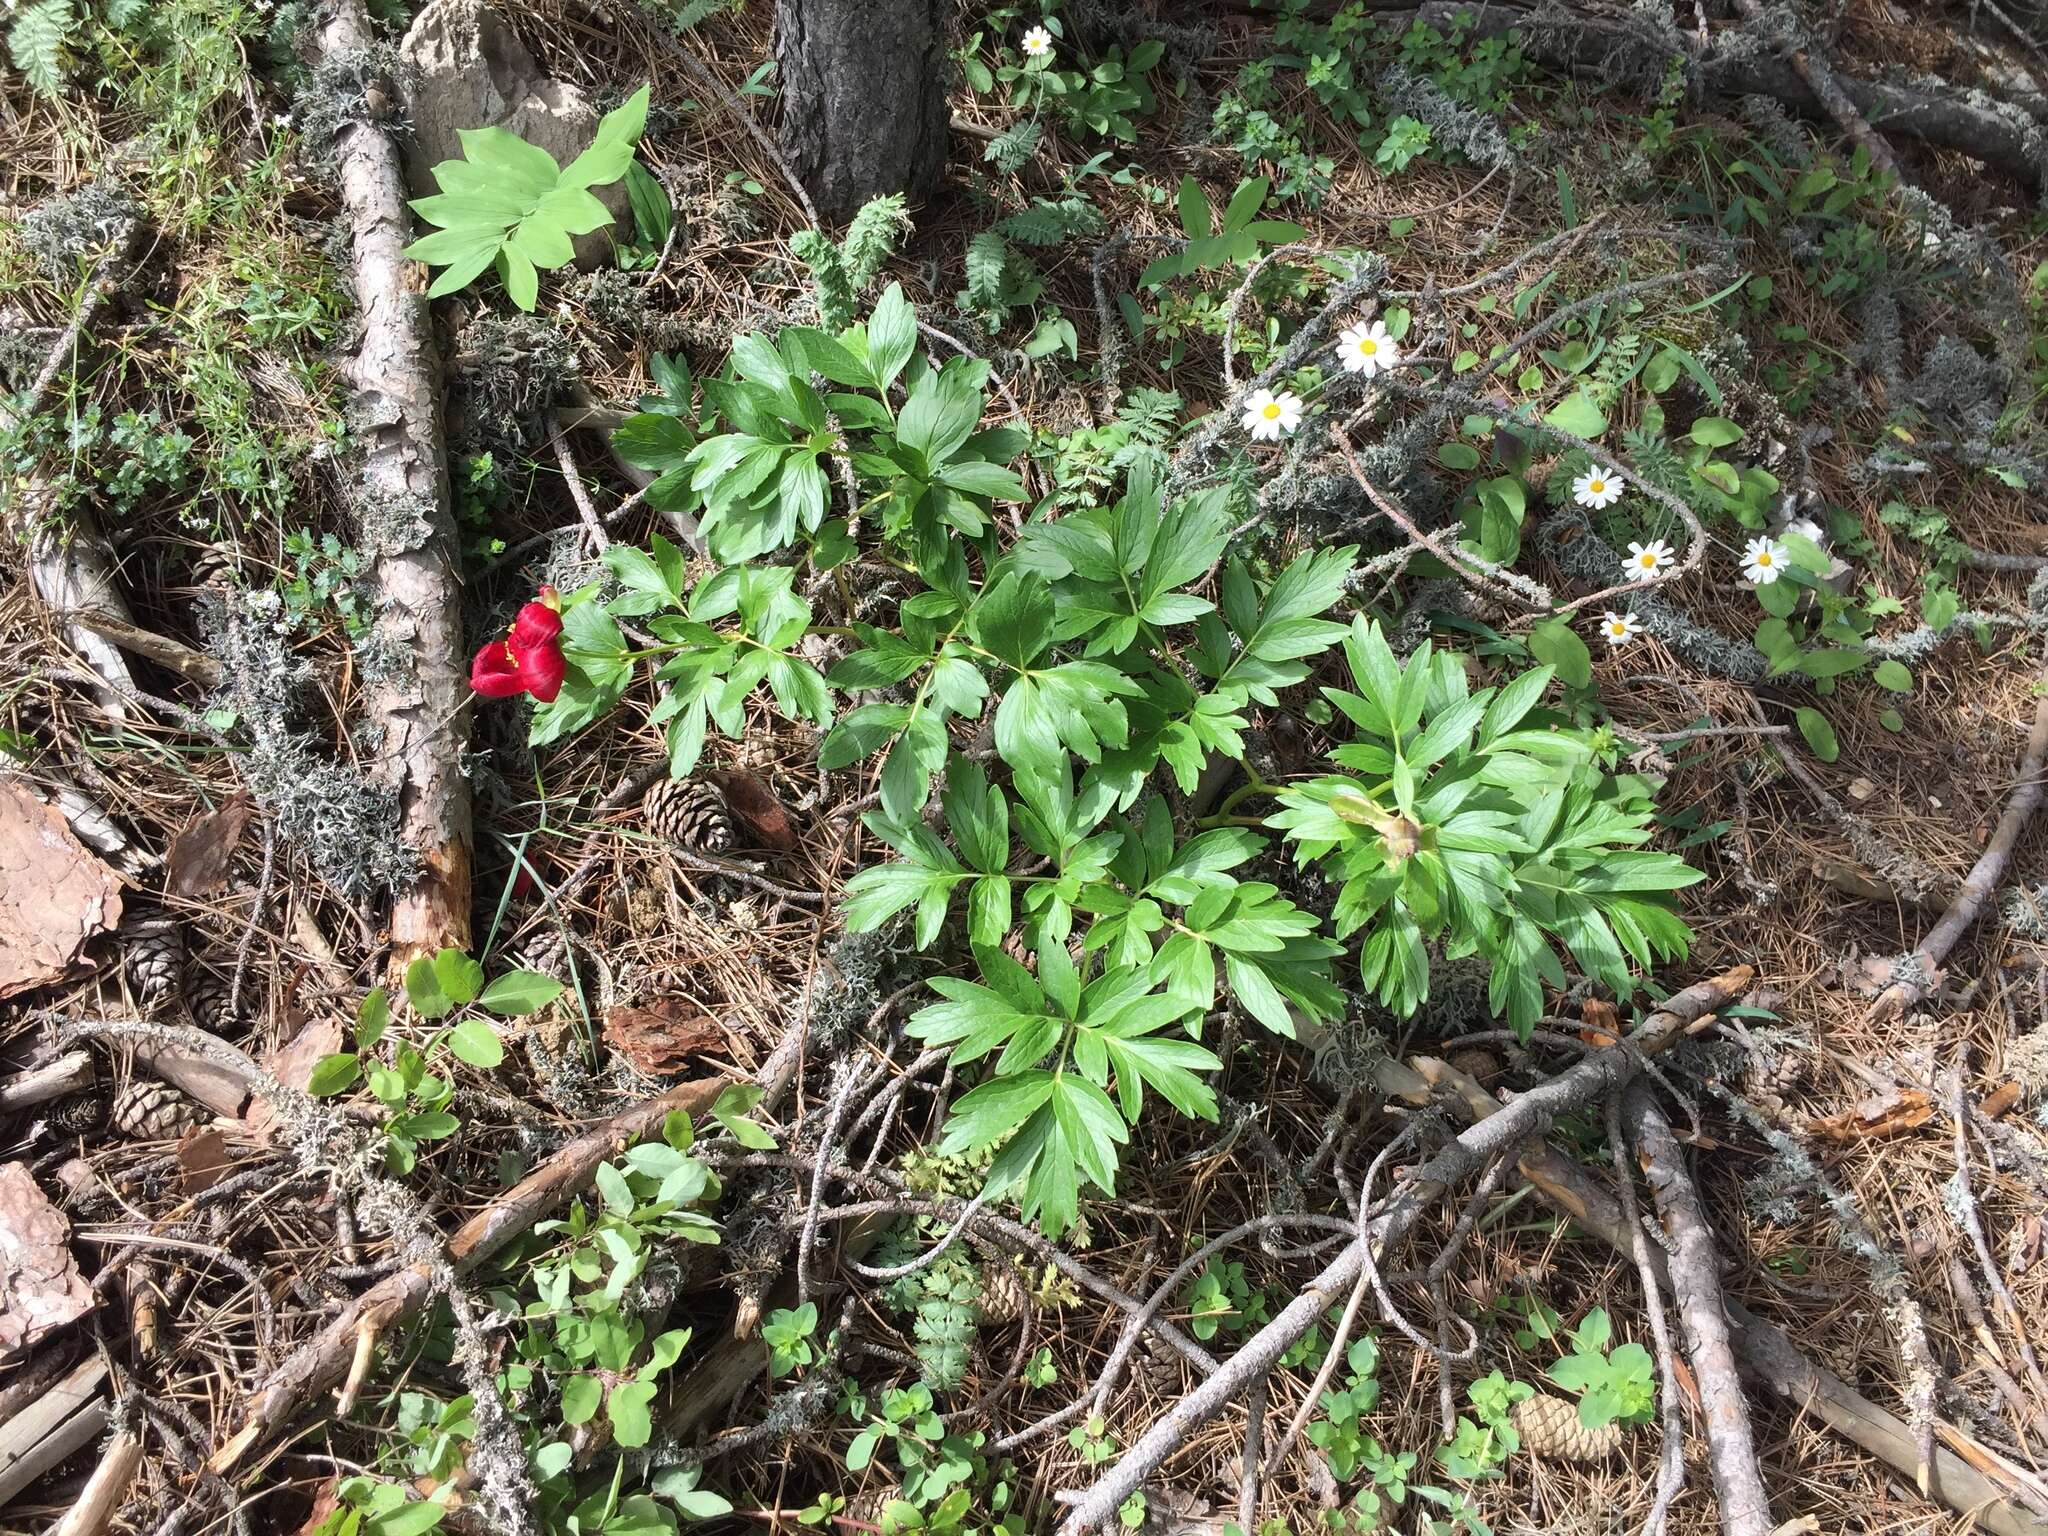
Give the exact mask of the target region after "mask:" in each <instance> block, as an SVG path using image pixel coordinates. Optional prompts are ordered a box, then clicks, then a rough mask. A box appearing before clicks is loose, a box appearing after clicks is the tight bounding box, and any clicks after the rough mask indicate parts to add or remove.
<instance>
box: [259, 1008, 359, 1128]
mask: <svg viewBox="0 0 2048 1536" xmlns="http://www.w3.org/2000/svg"><path fill="white" fill-rule="evenodd" d="M340 1049H341V1021H340V1020H339V1019H336V1018H332V1017H325V1016H323V1017H321V1018H316V1019H309V1020H308V1021H307V1022H306V1024H305V1026H304V1027H303V1028H302V1029H300V1031H299V1032H298V1033H297V1034H296V1035H293V1036H292V1038H291V1043H290V1044H289V1045H284V1046H280V1047H279V1048H278V1049H276V1050H274V1051H265V1052H264V1053H263V1066H264V1069H265V1070H266V1071H268V1072H269V1073H270V1075H271V1076H272V1077H275V1078H276V1079H277V1080H278V1081H279V1082H280V1083H283V1084H284V1085H285V1086H286V1087H287V1088H304V1087H305V1086H306V1084H307V1083H309V1082H311V1081H312V1080H313V1068H315V1067H316V1066H318V1065H319V1064H320V1058H321V1057H323V1056H332V1055H333V1054H334V1053H335V1052H336V1051H338V1050H340ZM276 1118H277V1117H276V1116H275V1115H273V1114H272V1113H271V1112H270V1106H269V1105H268V1104H266V1103H264V1102H263V1098H262V1095H260V1094H259V1095H257V1096H255V1097H254V1098H252V1099H250V1101H249V1110H248V1113H247V1114H245V1115H243V1116H242V1123H243V1124H245V1125H247V1126H248V1127H249V1133H250V1134H251V1135H252V1136H259V1137H262V1138H263V1139H264V1140H266V1141H267V1140H268V1139H269V1137H270V1126H271V1122H272V1121H273V1120H275V1119H276Z"/></svg>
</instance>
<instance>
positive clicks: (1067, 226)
mask: <svg viewBox="0 0 2048 1536" xmlns="http://www.w3.org/2000/svg"><path fill="white" fill-rule="evenodd" d="M1101 229H1102V215H1101V214H1099V213H1097V212H1096V211H1095V205H1094V204H1093V203H1092V202H1090V201H1089V200H1088V199H1087V198H1085V197H1080V196H1075V197H1064V198H1061V199H1060V200H1059V201H1058V202H1054V201H1052V200H1051V199H1049V198H1043V197H1038V198H1033V199H1032V200H1031V206H1030V207H1029V208H1026V209H1024V210H1023V211H1022V212H1020V213H1013V214H1011V215H1010V216H1009V217H1008V218H1007V219H1004V220H1003V221H1002V223H1000V224H998V225H997V226H996V233H997V234H999V235H1001V236H1002V237H1003V238H1004V239H1006V240H1017V241H1021V242H1022V243H1023V244H1025V245H1037V246H1050V245H1058V244H1059V243H1060V242H1061V241H1063V240H1065V239H1067V238H1068V237H1069V236H1071V235H1093V234H1097V233H1099V232H1100V231H1101Z"/></svg>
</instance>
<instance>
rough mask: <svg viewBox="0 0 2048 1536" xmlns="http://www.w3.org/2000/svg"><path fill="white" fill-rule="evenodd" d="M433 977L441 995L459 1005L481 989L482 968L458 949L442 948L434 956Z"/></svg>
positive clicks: (471, 1000) (482, 979)
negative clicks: (438, 985)
mask: <svg viewBox="0 0 2048 1536" xmlns="http://www.w3.org/2000/svg"><path fill="white" fill-rule="evenodd" d="M434 979H435V981H436V982H438V983H439V984H440V988H441V992H442V995H443V996H445V997H446V998H447V999H448V1000H449V1001H450V1002H451V1003H454V1004H455V1005H456V1006H458V1007H460V1006H461V1005H462V1004H464V1003H473V1002H475V1001H476V995H477V993H479V992H481V991H482V990H483V986H484V968H483V967H482V966H481V965H479V964H477V962H476V961H474V960H472V959H470V957H469V956H468V955H465V954H464V953H463V952H462V951H461V950H459V949H444V950H442V951H441V952H440V953H439V954H438V955H436V956H434Z"/></svg>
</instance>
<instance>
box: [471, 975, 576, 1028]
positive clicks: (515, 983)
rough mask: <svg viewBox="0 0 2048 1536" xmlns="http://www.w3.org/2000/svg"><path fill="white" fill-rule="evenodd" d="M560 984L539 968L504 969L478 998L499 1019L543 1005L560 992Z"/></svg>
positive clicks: (522, 1013)
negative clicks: (542, 972)
mask: <svg viewBox="0 0 2048 1536" xmlns="http://www.w3.org/2000/svg"><path fill="white" fill-rule="evenodd" d="M562 990H563V988H562V984H561V983H560V982H559V981H557V980H555V978H554V977H552V976H544V975H542V974H541V973H540V972H539V971H507V972H505V974H504V975H502V976H500V977H498V978H497V979H496V980H494V981H493V982H492V983H491V984H490V985H489V986H488V987H485V988H484V990H483V992H482V994H481V995H480V996H479V997H478V998H477V1001H478V1002H479V1003H481V1004H483V1006H484V1007H486V1008H488V1009H490V1010H491V1012H493V1013H495V1014H497V1015H498V1017H499V1018H502V1019H510V1018H519V1017H522V1016H524V1015H526V1014H529V1013H533V1012H535V1011H537V1010H539V1009H542V1008H545V1007H546V1006H547V1005H548V1004H549V1003H552V1002H553V1001H554V1000H555V999H556V998H558V997H560V996H561V995H562Z"/></svg>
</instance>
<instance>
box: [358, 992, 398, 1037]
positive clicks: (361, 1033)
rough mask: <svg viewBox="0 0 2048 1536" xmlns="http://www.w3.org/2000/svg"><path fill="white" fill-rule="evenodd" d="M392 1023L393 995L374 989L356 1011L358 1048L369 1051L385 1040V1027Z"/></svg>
mask: <svg viewBox="0 0 2048 1536" xmlns="http://www.w3.org/2000/svg"><path fill="white" fill-rule="evenodd" d="M390 1022H391V994H390V993H389V992H387V991H385V990H384V989H383V988H382V987H372V988H371V989H370V990H369V991H368V992H367V993H365V994H364V996H363V1001H362V1005H361V1006H360V1007H359V1008H357V1009H356V1046H357V1048H358V1049H360V1050H365V1051H366V1050H368V1049H369V1048H370V1047H371V1046H373V1045H375V1044H376V1043H377V1042H378V1041H379V1040H381V1039H383V1038H384V1026H385V1025H387V1024H389V1023H390Z"/></svg>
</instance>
